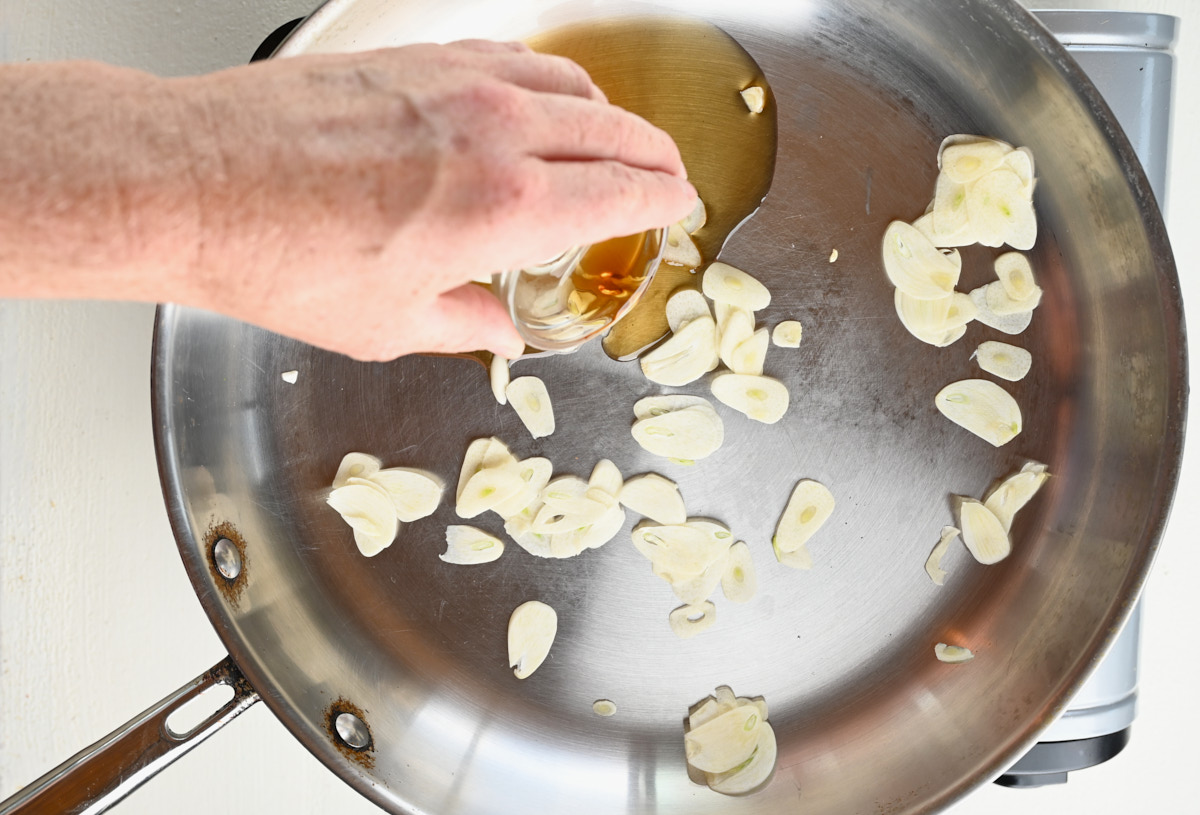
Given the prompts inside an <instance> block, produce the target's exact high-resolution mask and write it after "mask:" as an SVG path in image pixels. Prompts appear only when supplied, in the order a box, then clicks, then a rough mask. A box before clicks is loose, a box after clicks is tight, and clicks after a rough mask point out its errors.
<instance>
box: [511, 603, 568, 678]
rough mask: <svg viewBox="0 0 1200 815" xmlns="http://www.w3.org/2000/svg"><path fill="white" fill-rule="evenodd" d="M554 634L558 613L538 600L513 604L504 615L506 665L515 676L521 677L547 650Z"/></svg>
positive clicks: (541, 660) (541, 661)
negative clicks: (513, 607) (510, 610)
mask: <svg viewBox="0 0 1200 815" xmlns="http://www.w3.org/2000/svg"><path fill="white" fill-rule="evenodd" d="M557 633H558V614H556V613H555V611H554V609H552V608H551V607H550V606H548V605H546V604H545V603H543V602H541V601H540V600H529V601H528V602H525V603H522V604H521V605H519V606H517V607H516V609H515V610H514V611H513V613H512V616H511V617H509V618H508V664H509V667H511V668H512V669H513V673H514V674H515V675H516V677H517V679H525V678H526V677H528V676H529V675H530V674H532V673H533V672H534V671H536V670H537V669H538V668H539V667H541V664H542V663H543V662H545V660H546V656H547V655H548V654H549V653H550V646H551V645H553V644H554V637H555V635H556V634H557Z"/></svg>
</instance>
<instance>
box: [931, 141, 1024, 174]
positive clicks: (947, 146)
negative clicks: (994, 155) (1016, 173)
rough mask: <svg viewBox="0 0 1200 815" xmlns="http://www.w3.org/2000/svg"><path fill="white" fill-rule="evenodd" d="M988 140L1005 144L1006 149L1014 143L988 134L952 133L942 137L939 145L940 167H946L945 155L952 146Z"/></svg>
mask: <svg viewBox="0 0 1200 815" xmlns="http://www.w3.org/2000/svg"><path fill="white" fill-rule="evenodd" d="M987 142H993V143H995V144H999V145H1003V146H1004V148H1005V149H1006V150H1012V149H1013V148H1012V145H1010V144H1008V143H1007V142H1002V141H1000V140H999V139H993V138H990V137H988V136H979V135H976V134H974V133H951V134H950V135H949V136H947V137H946V138H944V139H942V143H941V144H940V145H938V153H937V166H938V169H939V170H941V169H943V168H944V162H943V157H944V156H945V154H946V151H947V150H949V149H950V148H951V147H954V146H956V145H964V144H984V143H987Z"/></svg>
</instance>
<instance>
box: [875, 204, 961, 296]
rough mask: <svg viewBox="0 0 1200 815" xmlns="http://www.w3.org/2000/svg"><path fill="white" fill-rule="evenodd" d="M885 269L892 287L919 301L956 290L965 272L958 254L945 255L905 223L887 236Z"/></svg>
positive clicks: (897, 224) (892, 228)
mask: <svg viewBox="0 0 1200 815" xmlns="http://www.w3.org/2000/svg"><path fill="white" fill-rule="evenodd" d="M883 268H884V271H885V272H887V276H888V280H890V281H892V285H893V286H895V287H896V288H898V289H900V290H901V291H903V292H904V293H905V294H907V295H909V296H910V297H915V298H917V299H918V300H938V299H941V298H943V297H946V296H947V295H949V294H951V293H952V292H953V291H954V287H955V285H957V284H958V276H959V273H960V272H961V271H962V258H961V257H960V256H959V254H958V252H953V253H951V254H949V255H943V254H942V253H941V252H939V251H938V249H937V247H936V246H934V245H933V243H931V242H930V240H929V238H927V237H925V235H923V234H921V233H920V232H919V231H917V230H916V229H915V228H913V227H912V226H910V225H909V224H906V223H904V222H903V221H892V223H890V224H888V228H887V231H886V232H884V235H883Z"/></svg>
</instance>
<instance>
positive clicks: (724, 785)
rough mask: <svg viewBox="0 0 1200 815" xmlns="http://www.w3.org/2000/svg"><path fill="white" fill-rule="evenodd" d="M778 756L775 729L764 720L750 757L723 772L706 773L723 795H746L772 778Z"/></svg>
mask: <svg viewBox="0 0 1200 815" xmlns="http://www.w3.org/2000/svg"><path fill="white" fill-rule="evenodd" d="M778 756H779V745H778V743H777V742H776V740H775V729H774V728H772V727H771V725H770V724H769V723H767V722H764V723H763V726H762V729H761V730H759V732H758V741H757V742H756V743H755V745H754V751H753V752H752V753H751V754H750V757H749V758H748V759H746V760H745V761H743V762H742V763H741V764H738V765H737V766H736V767H734V768H732V769H730V770H727V771H725V772H723V773H705V776H706V778H707V780H708V786H709V788H710V789H712V790H713V791H714V792H719V793H721V794H722V795H746V794H747V793H751V792H754V791H755V790H757V789H758V788H759V787H761V786H762V785H763V784H765V783H766V782H767V780H768V779H770V777H771V774H772V773H773V772H774V771H775V763H776V761H777V759H778Z"/></svg>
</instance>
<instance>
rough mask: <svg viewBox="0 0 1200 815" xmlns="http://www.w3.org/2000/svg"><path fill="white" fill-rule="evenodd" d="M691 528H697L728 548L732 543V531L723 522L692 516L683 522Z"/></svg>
mask: <svg viewBox="0 0 1200 815" xmlns="http://www.w3.org/2000/svg"><path fill="white" fill-rule="evenodd" d="M684 526H687V527H689V528H691V529H699V530H700V531H701V532H703V533H704V534H706V535H708V536H709V537H710V538H712V540H713V541H715V542H716V543H717V544H719V545H721V546H723V547H725V548H728V547H729V546H731V545H732V544H733V533H732V532H730V531H729V527H727V526H726V525H725V524H723V523H718V522H717V521H713V520H709V519H707V518H692V519H691V520H689V521H688V522H687V523H685V524H684Z"/></svg>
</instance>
